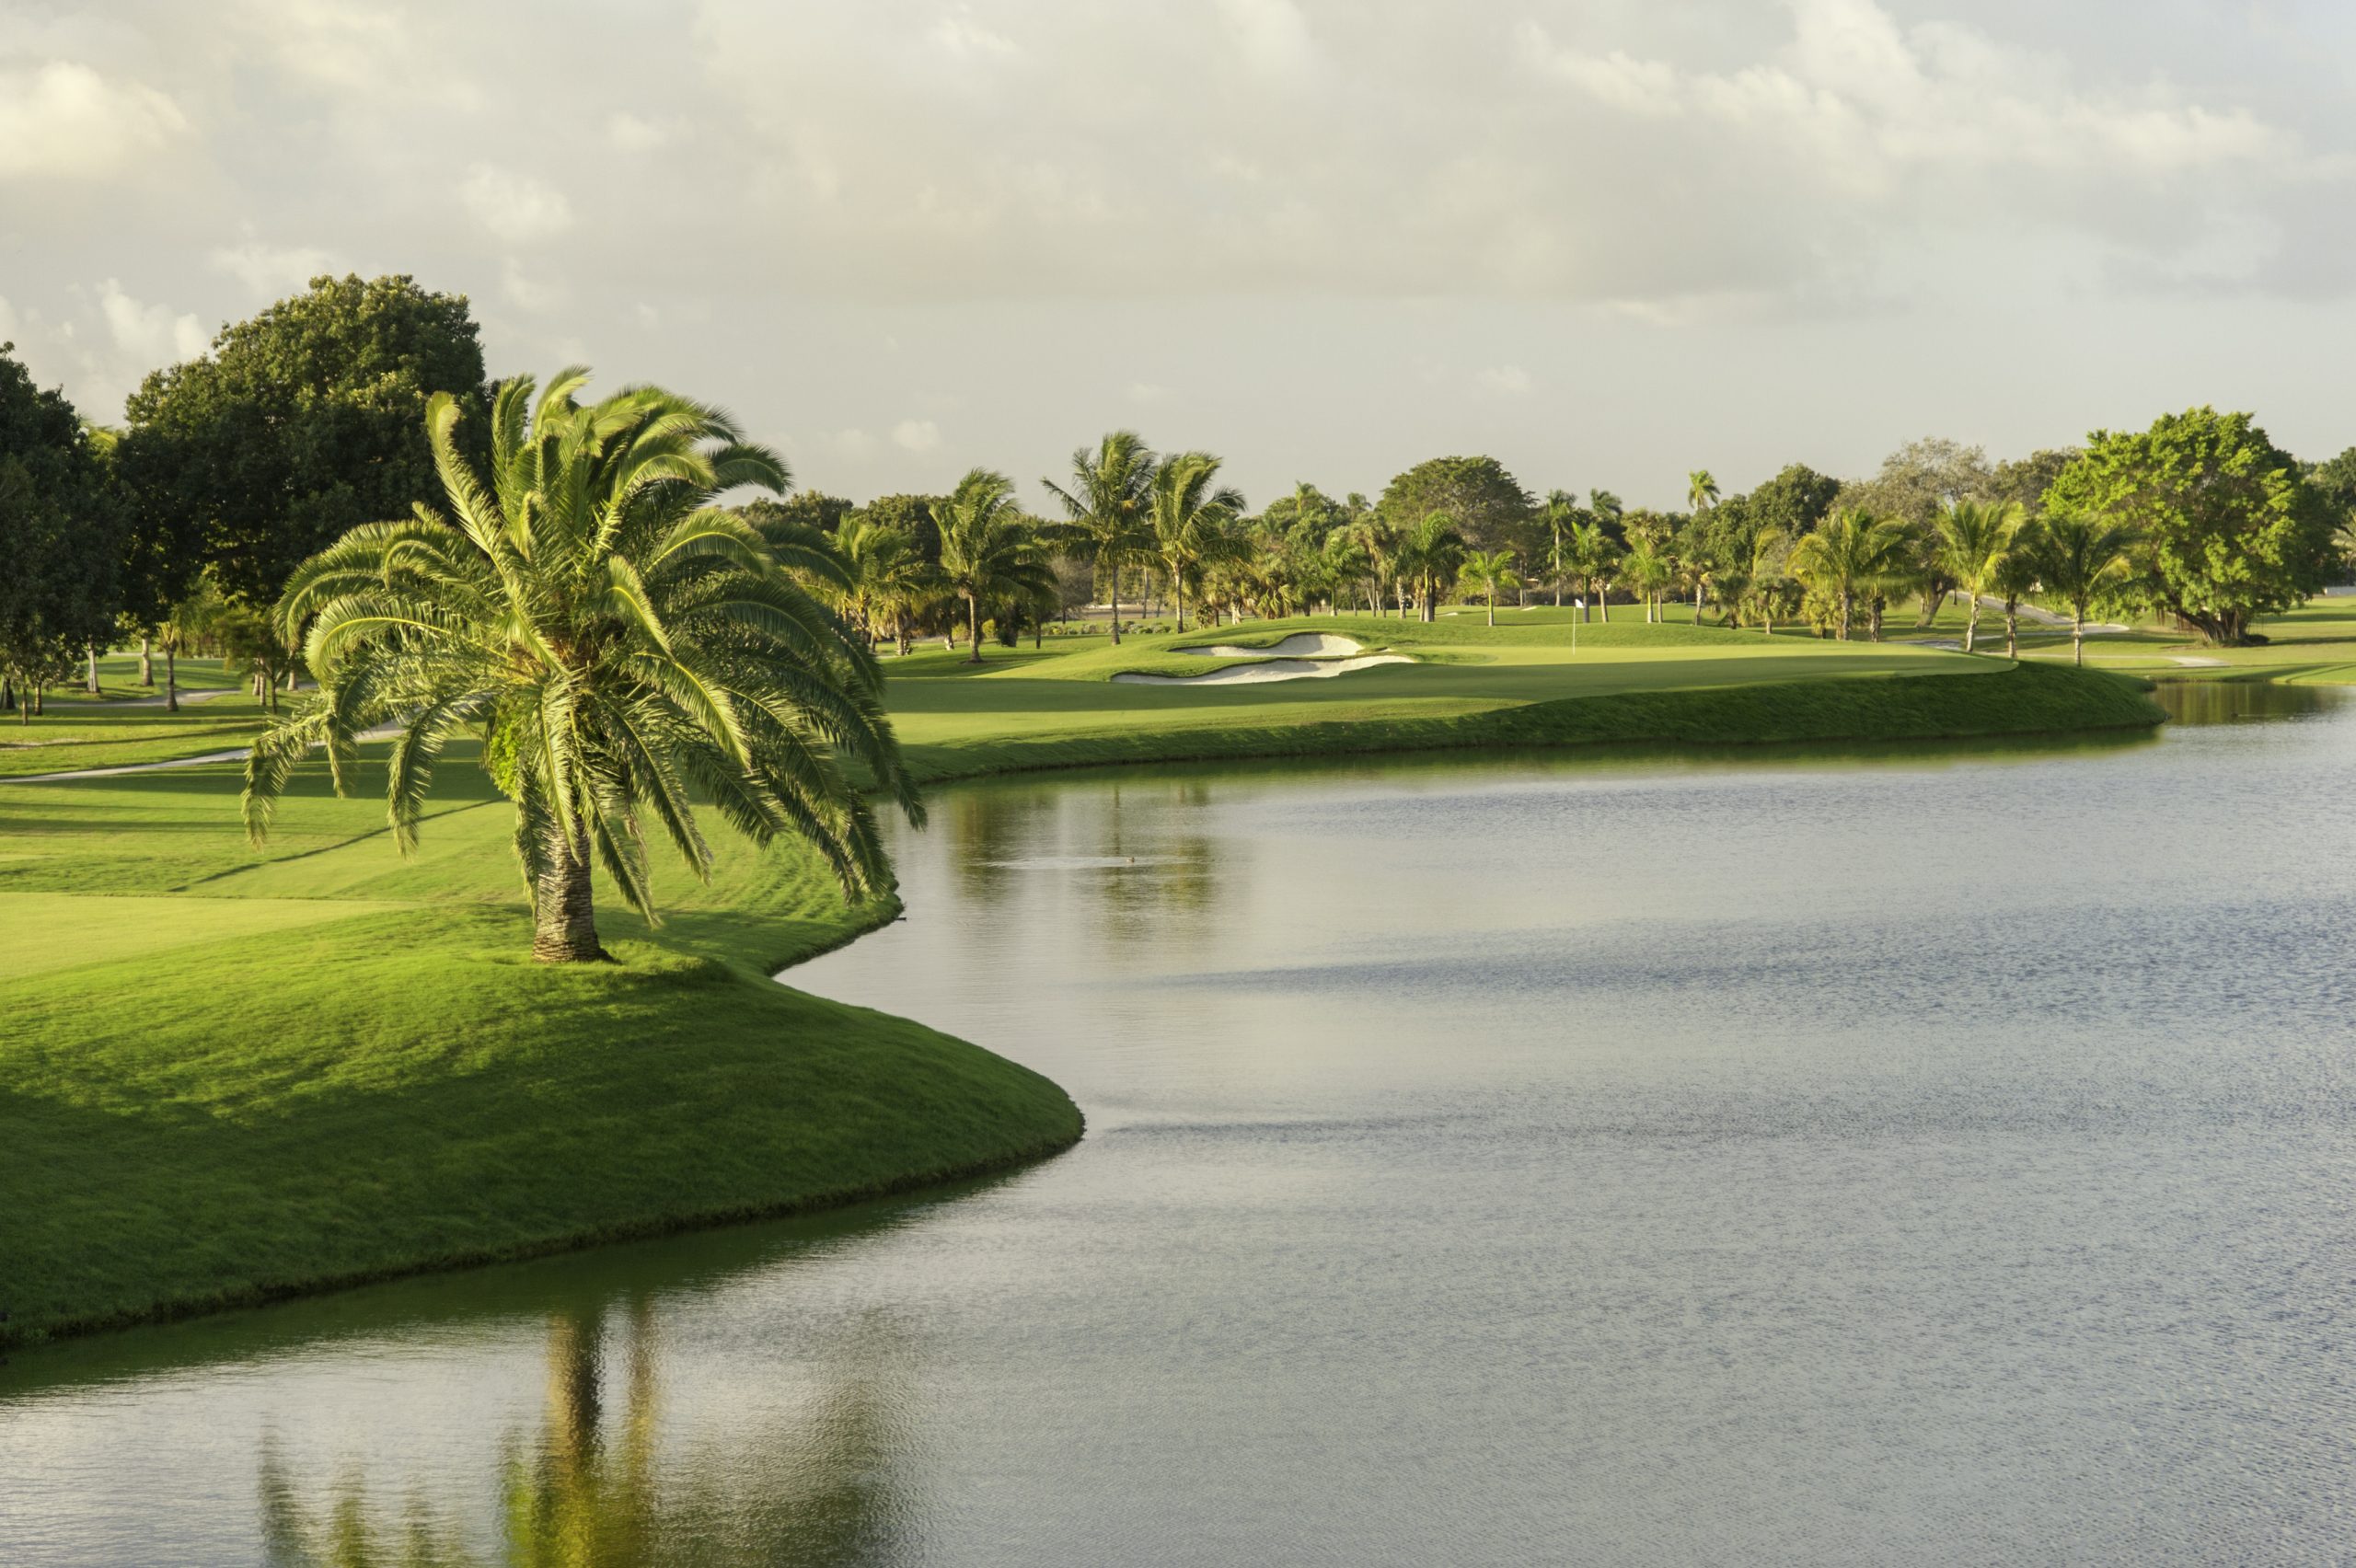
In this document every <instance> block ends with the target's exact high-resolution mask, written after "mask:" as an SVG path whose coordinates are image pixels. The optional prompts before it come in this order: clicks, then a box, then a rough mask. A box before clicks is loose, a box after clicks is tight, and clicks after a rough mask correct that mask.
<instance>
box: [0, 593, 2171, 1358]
mask: <svg viewBox="0 0 2356 1568" xmlns="http://www.w3.org/2000/svg"><path fill="white" fill-rule="evenodd" d="M1297 628H1311V629H1318V630H1324V631H1329V632H1335V633H1338V634H1340V635H1343V636H1347V637H1351V638H1354V639H1356V640H1358V641H1360V642H1362V643H1364V644H1366V645H1367V646H1369V647H1370V648H1372V647H1391V648H1396V649H1399V650H1402V651H1406V652H1408V653H1410V654H1412V655H1413V656H1414V657H1415V658H1416V659H1417V660H1418V661H1420V662H1419V663H1415V664H1412V665H1394V666H1388V667H1382V668H1376V669H1370V670H1365V671H1361V672H1357V673H1353V674H1347V675H1343V676H1339V677H1336V678H1334V679H1331V680H1319V681H1307V682H1299V683H1295V684H1291V685H1275V686H1229V687H1224V688H1219V687H1212V688H1185V687H1168V686H1161V687H1156V686H1129V685H1121V684H1115V683H1114V682H1113V681H1112V680H1111V678H1110V677H1111V676H1112V675H1113V674H1116V673H1119V672H1120V671H1123V670H1129V669H1155V668H1165V667H1166V668H1178V669H1184V670H1200V669H1203V668H1206V667H1212V666H1215V665H1216V663H1218V661H1214V660H1206V659H1202V658H1199V657H1195V656H1192V655H1185V654H1178V653H1173V652H1172V651H1171V649H1172V647H1173V646H1176V645H1178V644H1180V643H1182V642H1184V643H1196V642H1211V641H1223V642H1233V641H1243V642H1250V643H1255V644H1257V643H1264V642H1272V641H1275V640H1278V639H1280V638H1281V637H1283V636H1284V635H1285V634H1286V633H1287V632H1288V630H1291V629H1297ZM1571 632H1572V628H1571V626H1570V625H1569V624H1568V621H1567V619H1566V618H1565V617H1555V616H1553V615H1551V614H1549V615H1544V616H1534V617H1528V618H1526V619H1524V620H1522V621H1519V622H1517V623H1514V624H1509V625H1506V626H1500V627H1498V628H1496V629H1494V630H1492V629H1490V628H1486V627H1485V626H1484V625H1482V624H1481V623H1480V621H1479V620H1478V619H1477V618H1475V617H1452V618H1449V619H1443V620H1441V621H1439V622H1438V623H1436V624H1434V625H1431V626H1423V625H1419V624H1418V623H1415V622H1413V621H1403V620H1396V619H1370V618H1366V617H1348V618H1345V619H1343V620H1341V621H1338V622H1336V621H1334V620H1319V621H1316V622H1276V623H1262V624H1253V625H1248V626H1244V627H1228V628H1218V629H1217V630H1216V631H1210V630H1201V631H1195V632H1190V633H1188V634H1186V635H1185V636H1184V638H1180V637H1177V636H1161V637H1153V638H1138V639H1134V640H1129V641H1127V642H1126V643H1125V644H1124V645H1123V646H1122V647H1121V648H1119V649H1114V648H1112V647H1111V646H1109V644H1108V643H1107V642H1106V641H1105V640H1103V639H1080V638H1072V639H1058V640H1054V641H1053V642H1052V643H1051V647H1052V649H1053V651H1045V650H1043V651H1039V652H1036V653H1034V652H1033V651H1030V650H1027V649H1026V650H1023V651H1021V652H1020V653H1011V652H1009V651H1006V650H1002V649H997V648H992V649H990V650H989V651H988V656H987V663H984V664H983V665H982V666H981V667H980V668H979V669H978V670H977V669H976V668H975V667H973V666H970V665H967V664H964V663H961V662H960V661H959V658H958V657H957V656H955V655H952V654H949V653H946V652H941V651H926V652H924V653H922V654H919V655H917V656H915V657H912V658H909V659H907V660H893V661H890V662H889V663H888V664H887V668H888V669H889V670H890V672H891V675H892V678H891V683H890V686H889V690H888V694H887V695H888V700H889V703H890V707H891V710H892V712H893V714H894V717H895V722H896V723H897V725H898V727H899V730H900V733H901V736H902V739H903V744H904V747H905V750H906V753H907V758H908V761H909V765H910V767H911V769H912V771H913V772H914V773H915V774H916V775H917V776H918V778H926V779H931V780H940V779H946V778H958V777H966V776H972V775H976V774H980V773H986V772H991V771H999V770H1007V769H1016V768H1031V767H1059V766H1072V765H1087V764H1100V763H1112V762H1126V761H1155V760H1162V759H1189V758H1220V757H1237V758H1241V757H1256V756H1287V755H1314V754H1318V753H1322V752H1335V751H1359V752H1380V751H1401V750H1411V749H1430V748H1438V747H1451V746H1472V745H1497V746H1528V745H1564V744H1586V743H1596V742H1604V743H1643V742H1671V743H1678V744H1722V743H1749V742H1758V741H1787V740H1803V741H1804V740H1844V741H1856V740H1865V741H1872V740H1887V739H1899V738H1928V737H1937V736H1949V735H1956V736H1960V735H1994V734H2015V733H2024V732H2045V731H2070V730H2081V729H2100V728H2107V727H2132V726H2146V725H2149V724H2151V723H2153V722H2154V721H2156V719H2157V717H2158V714H2157V710H2156V709H2154V708H2153V707H2152V705H2151V704H2150V703H2149V702H2148V700H2147V699H2146V698H2144V696H2143V695H2142V688H2141V687H2140V686H2138V685H2136V684H2135V683H2132V682H2129V681H2123V680H2120V679H2119V678H2117V677H2115V676H2111V675H2107V674H2099V673H2096V672H2091V671H2089V672H2077V671H2070V670H2061V669H2053V668H2050V667H2043V666H2019V665H2015V664H2013V663H2009V662H2007V661H2005V660H2003V659H2001V658H1988V657H1980V658H1965V657H1963V656H1961V655H1959V654H1954V653H1946V652H1940V651H1934V650H1926V649H1922V648H1912V647H1906V646H1902V645H1898V644H1883V645H1879V646H1876V645H1873V644H1869V643H1865V642H1853V643H1848V644H1841V643H1836V642H1829V641H1823V640H1817V639H1814V638H1807V637H1780V636H1779V637H1775V638H1765V637H1761V636H1759V635H1757V634H1756V633H1742V632H1734V631H1724V630H1719V629H1716V628H1696V627H1692V626H1690V625H1675V624H1672V625H1658V626H1650V627H1647V626H1645V625H1643V624H1642V623H1636V624H1625V623H1618V622H1616V623H1614V624H1613V625H1611V627H1609V628H1606V627H1603V626H1602V625H1600V624H1598V625H1596V626H1594V627H1591V628H1590V627H1581V628H1578V637H1579V645H1578V648H1577V650H1576V652H1575V651H1572V648H1571ZM216 709H217V710H218V711H215V710H216ZM257 719H258V715H257V714H256V713H255V712H254V709H253V704H252V699H251V698H249V697H248V696H246V695H245V694H244V693H243V692H241V691H240V692H236V693H233V694H232V695H230V696H226V697H224V698H220V699H219V700H218V702H216V703H215V704H213V705H210V707H209V708H208V707H195V708H191V709H189V710H188V711H187V712H185V713H183V714H181V715H179V716H177V718H175V717H173V716H168V715H164V714H162V713H161V712H160V710H159V709H153V708H144V707H136V706H132V705H131V704H130V703H128V702H125V701H121V700H118V701H116V702H113V703H109V704H104V705H99V706H96V707H93V708H91V709H71V710H69V709H64V707H63V705H59V706H57V707H53V708H52V711H51V715H50V716H49V717H48V718H47V719H44V720H42V721H37V722H36V723H35V724H34V725H32V726H30V727H29V730H30V731H31V732H32V734H31V738H36V739H39V740H41V741H43V742H45V743H48V744H43V745H40V746H38V747H25V748H20V749H17V750H14V751H0V771H6V772H13V773H14V774H16V775H17V777H16V778H13V779H10V778H0V948H5V951H7V952H8V953H9V954H10V957H11V962H10V963H9V964H7V965H6V966H5V968H0V1019H6V1020H7V1027H6V1029H5V1030H0V1147H5V1148H6V1149H8V1150H9V1151H10V1156H9V1161H8V1169H9V1170H10V1172H11V1175H10V1178H9V1182H8V1186H7V1190H6V1194H7V1200H8V1201H6V1203H0V1306H5V1307H6V1309H8V1310H9V1312H10V1320H9V1322H8V1324H7V1325H6V1327H0V1336H11V1337H22V1336H26V1335H32V1336H36V1337H38V1336H40V1335H43V1334H46V1333H50V1332H68V1331H74V1330H87V1329H91V1328H97V1327H103V1326H106V1325H109V1324H112V1323H121V1322H127V1321H132V1320H138V1319H142V1318H148V1317H156V1316H169V1315H172V1314H175V1313H180V1312H186V1311H192V1310H201V1309H207V1308H213V1307H220V1306H226V1305H233V1304H237V1303H240V1302H250V1301H258V1300H265V1299H269V1298H271V1297H275V1296H280V1295H284V1294H289V1293H292V1292H296V1291H302V1290H310V1289H318V1288H322V1287H325V1286H330V1285H333V1284H336V1283H339V1282H348V1281H353V1280H359V1279H364V1278H370V1277H375V1276H378V1275H383V1274H398V1273H403V1272H410V1271H414V1270H418V1269H422V1268H433V1267H445V1266H453V1265H456V1264H459V1263H464V1262H476V1261H480V1260H484V1259H490V1258H497V1257H510V1256H516V1255H521V1254H525V1253H529V1252H534V1251H546V1250H549V1249H552V1248H557V1247H564V1246H575V1245H581V1244H584V1243H587V1242H590V1241H595V1240H599V1239H610V1238H616V1237H621V1236H628V1235H638V1234H644V1233H648V1232H652V1231H659V1230H664V1229H669V1228H678V1227H681V1226H686V1225H691V1224H704V1223H714V1222H718V1221H721V1220H725V1219H731V1218H737V1217H744V1216H752V1215H756V1214H768V1213H776V1212H780V1211H785V1210H791V1209H794V1208H800V1207H807V1206H812V1205H826V1204H834V1203H840V1202H844V1201H847V1200H849V1199H852V1198H856V1197H860V1196H866V1195H871V1194H875V1193H884V1192H891V1191H896V1190H900V1189H903V1188H907V1187H909V1186H913V1185H920V1184H926V1183H930V1182H939V1181H941V1180H945V1179H947V1178H950V1177H953V1176H957V1175H963V1174H970V1173H974V1172H976V1171H980V1170H991V1169H996V1168H999V1167H1003V1166H1006V1165H1008V1164H1011V1163H1013V1162H1016V1161H1019V1160H1022V1159H1029V1158H1034V1157H1036V1156H1038V1155H1040V1154H1043V1153H1045V1152H1048V1151H1051V1150H1053V1149H1056V1148H1058V1147H1063V1146H1065V1145H1067V1144H1068V1143H1069V1142H1070V1141H1071V1140H1072V1139H1074V1138H1075V1137H1077V1136H1079V1134H1080V1115H1079V1113H1078V1111H1077V1110H1076V1109H1075V1108H1074V1107H1073V1106H1072V1104H1071V1102H1070V1101H1069V1100H1068V1098H1067V1097H1066V1096H1065V1095H1064V1094H1063V1092H1062V1091H1061V1090H1059V1089H1057V1087H1056V1086H1055V1085H1054V1084H1052V1083H1049V1082H1047V1081H1046V1080H1045V1079H1044V1078H1040V1077H1038V1075H1036V1074H1034V1073H1031V1072H1029V1071H1027V1070H1025V1069H1023V1068H1022V1067H1019V1066H1014V1065H1013V1064H1012V1063H1010V1062H1007V1061H1004V1060H1002V1059H1001V1058H999V1057H997V1056H994V1055H989V1054H988V1053H987V1052H984V1051H981V1050H978V1049H976V1048H975V1047H973V1046H970V1045H967V1044H964V1043H961V1042H958V1041H956V1040H953V1039H951V1038H949V1037H948V1036H946V1035H943V1034H941V1033H937V1032H934V1031H932V1030H930V1029H926V1028H924V1027H922V1026H920V1025H918V1024H915V1023H912V1022H909V1021H907V1020H901V1019H895V1018H892V1017H888V1016H886V1015H884V1014H881V1013H875V1012H869V1011H864V1010H862V1009H854V1008H847V1007H843V1006H840V1005H837V1004H835V1003H832V1002H826V1001H822V1000H819V999H817V998H814V997H806V996H803V995H801V994H800V993H798V992H795V991H793V990H791V989H790V988H788V987H786V986H779V985H776V984H774V983H773V982H772V981H771V980H770V979H769V975H770V974H772V973H773V972H774V971H775V970H776V969H777V968H778V967H780V965H782V964H784V963H788V962H790V961H791V960H793V959H796V958H798V957H801V956H803V955H806V954H809V953H812V952H814V951H819V950H821V949H823V948H826V947H827V946H830V945H832V944H835V943H838V942H841V941H844V940H849V939H850V938H852V937H854V936H856V935H857V934H859V933H860V932H861V931H864V930H867V929H869V928H872V927H873V926H875V925H876V924H878V923H880V922H882V921H883V920H887V919H889V918H890V917H892V915H893V914H894V913H895V911H896V907H897V905H896V904H895V902H894V901H892V900H890V899H882V900H877V901H874V902H872V903H869V904H866V905H860V906H858V907H848V906H846V905H845V904H844V902H843V899H842V897H841V895H840V894H839V893H838V892H837V889H836V886H835V884H834V882H832V881H831V879H830V878H829V877H828V876H827V875H826V873H825V872H824V870H823V868H822V867H821V866H820V865H819V864H818V862H817V860H816V858H815V857H814V855H813V854H812V853H810V852H809V851H807V850H806V849H804V848H803V847H801V846H800V845H798V844H791V843H789V844H781V845H779V846H777V847H774V848H773V849H771V850H768V851H766V852H764V851H761V850H757V849H756V848H755V847H752V846H751V845H750V844H748V843H747V842H745V841H744V840H742V839H740V838H737V837H735V836H733V835H731V834H729V833H728V832H727V831H726V830H725V829H724V828H723V827H722V825H721V824H719V823H717V822H716V821H714V822H710V823H708V824H707V831H708V832H709V833H710V835H711V836H712V839H713V842H714V847H715V849H716V850H717V852H718V856H719V864H718V866H717V867H716V869H715V871H714V875H713V879H712V881H711V882H710V884H709V885H706V884H703V883H699V882H696V881H695V880H694V879H693V878H692V877H690V876H689V875H687V873H686V872H685V871H684V870H682V869H681V868H680V867H679V866H678V865H677V863H676V860H675V859H673V858H672V857H670V856H669V855H668V854H666V853H658V854H657V856H656V857H655V864H656V866H657V894H658V900H659V904H660V906H661V907H662V909H663V910H664V923H663V924H662V926H661V927H660V928H659V929H651V928H649V927H648V925H647V924H646V922H645V921H643V920H642V919H640V918H639V917H635V916H633V915H630V914H629V913H628V912H627V911H626V910H625V909H624V908H623V907H622V905H621V902H620V900H619V899H618V897H616V896H615V894H614V893H613V891H612V889H611V888H610V887H606V886H603V885H602V883H601V887H600V892H599V899H600V923H601V926H602V928H603V931H604V933H605V938H606V943H607V945H608V946H609V947H611V948H612V949H613V950H614V951H615V953H616V955H617V956H618V958H619V959H620V960H621V962H620V963H618V964H611V965H607V964H582V965H569V966H563V967H547V966H542V965H537V964H534V963H530V962H529V961H528V959H527V957H526V951H527V941H528V936H529V929H530V922H529V918H528V915H527V912H526V910H525V905H524V899H523V889H522V885H521V882H520V881H519V878H518V874H517V871H516V868H515V863H514V858H513V855H512V852H511V837H512V835H513V831H514V815H513V812H512V809H511V808H510V806H509V805H508V803H507V802H506V801H504V800H503V799H502V798H501V797H500V796H499V795H498V793H497V792H496V791H495V790H493V789H492V788H491V784H490V782H489V780H488V779H487V778H485V776H484V775H483V773H482V771H481V770H480V768H479V767H477V766H476V764H475V761H474V746H473V743H472V742H470V741H467V742H459V743H456V744H453V745H452V746H451V747H450V749H449V751H448V753H447V754H446V755H445V756H444V757H443V759H442V761H441V763H440V765H439V769H438V773H437V777H436V780H435V785H434V789H433V795H432V800H431V805H430V807H429V811H428V814H427V816H426V819H425V821H424V823H423V824H422V847H421V849H420V851H419V853H418V854H417V855H416V856H414V857H413V858H410V859H402V858H401V857H400V856H398V855H397V854H396V853H395V852H394V850H393V847H392V844H391V841H390V836H389V833H388V832H387V826H386V816H385V805H384V801H383V797H382V789H383V778H382V771H381V769H382V761H381V758H382V756H383V754H384V750H385V748H384V747H383V746H382V745H381V744H379V745H373V746H370V747H369V748H367V754H368V755H369V757H370V758H371V760H370V761H369V762H367V763H366V764H365V765H364V767H362V769H361V778H360V779H359V783H358V790H357V792H356V794H355V796H354V798H352V799H349V800H338V799H335V798H334V797H333V796H332V795H331V793H330V792H329V789H328V784H327V778H326V769H325V767H324V766H323V765H321V764H320V763H318V762H313V763H312V764H310V765H308V766H307V767H305V768H304V769H303V770H302V771H301V773H300V774H299V776H298V778H296V780H295V784H294V787H293V788H292V789H291V790H290V792H289V794H288V796H287V798H286V800H285V801H284V804H283V809H282V812H281V814H280V817H279V820H278V824H277V826H276V828H275V830H274V832H273V834H272V836H271V842H270V845H269V847H268V848H267V849H266V850H263V851H257V850H255V849H253V848H251V847H248V845H247V843H246V840H245V837H244V836H243V833H242V832H241V830H240V825H239V819H238V808H237V794H238V788H239V780H240V772H241V770H240V768H239V767H238V766H237V765H236V764H224V763H211V764H201V765H197V766H191V767H176V768H170V769H167V770H163V771H156V772H150V773H144V774H136V775H130V776H123V777H116V778H98V779H87V780H72V781H58V782H42V781H39V780H37V779H28V778H23V777H22V775H23V774H24V773H26V772H29V771H31V770H32V769H33V767H36V766H38V764H39V762H44V761H45V762H48V763H49V765H50V766H52V767H54V766H57V765H59V764H63V765H65V766H69V767H89V766H108V765H110V764H112V763H117V762H121V761H131V760H138V759H139V757H140V756H141V755H143V754H152V753H162V754H164V755H183V756H184V755H189V754H190V753H191V752H192V751H194V752H202V751H207V750H213V749H217V748H220V747H222V746H223V745H224V744H242V742H243V740H244V738H245V736H246V735H247V734H248V733H249V732H250V730H251V728H252V726H253V725H254V723H255V722H256V721H257ZM224 721H225V722H224ZM17 738H20V739H21V738H25V737H22V736H19V737H17Z"/></svg>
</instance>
